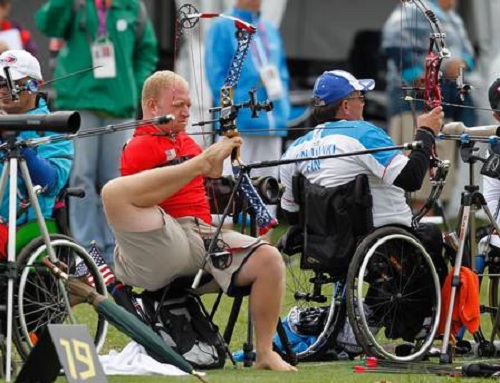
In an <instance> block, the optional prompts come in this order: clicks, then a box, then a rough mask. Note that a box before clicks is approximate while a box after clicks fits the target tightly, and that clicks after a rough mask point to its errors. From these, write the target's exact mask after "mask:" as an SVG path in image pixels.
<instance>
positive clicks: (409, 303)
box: [347, 226, 441, 361]
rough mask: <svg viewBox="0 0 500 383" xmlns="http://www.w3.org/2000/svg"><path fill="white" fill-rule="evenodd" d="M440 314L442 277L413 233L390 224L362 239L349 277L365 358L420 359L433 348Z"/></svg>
mask: <svg viewBox="0 0 500 383" xmlns="http://www.w3.org/2000/svg"><path fill="white" fill-rule="evenodd" d="M440 311H441V292H440V283H439V277H438V275H437V273H436V270H435V268H434V265H433V262H432V259H431V257H430V256H429V254H428V253H427V252H426V250H425V249H424V247H423V246H422V245H421V244H420V242H419V241H418V240H417V239H416V238H415V237H414V236H413V235H411V234H410V233H409V232H408V231H406V230H404V229H402V228H399V227H392V226H388V227H383V228H379V229H377V230H375V231H374V232H372V233H371V234H369V235H368V236H366V237H365V238H364V239H363V240H362V242H361V243H360V245H359V246H358V248H357V249H356V252H355V254H354V257H353V260H352V261H351V264H350V266H349V272H348V275H347V312H348V316H349V320H350V323H351V324H352V327H353V331H354V334H355V336H356V339H357V341H358V343H359V344H360V345H361V346H362V347H363V348H364V349H365V351H366V353H367V354H369V355H371V356H377V357H382V358H388V359H392V360H399V361H411V360H420V359H422V358H423V357H424V356H425V354H426V352H427V351H428V350H429V349H430V347H431V346H432V342H433V340H434V337H435V335H436V332H437V328H438V325H439V316H440Z"/></svg>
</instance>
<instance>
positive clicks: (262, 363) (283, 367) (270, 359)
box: [255, 351, 297, 371]
mask: <svg viewBox="0 0 500 383" xmlns="http://www.w3.org/2000/svg"><path fill="white" fill-rule="evenodd" d="M255 368H256V369H258V370H273V371H297V368H295V367H294V366H292V365H291V364H288V363H287V362H285V361H284V360H283V359H281V356H279V355H278V353H276V352H274V351H271V352H270V353H267V354H264V355H263V354H257V361H256V363H255Z"/></svg>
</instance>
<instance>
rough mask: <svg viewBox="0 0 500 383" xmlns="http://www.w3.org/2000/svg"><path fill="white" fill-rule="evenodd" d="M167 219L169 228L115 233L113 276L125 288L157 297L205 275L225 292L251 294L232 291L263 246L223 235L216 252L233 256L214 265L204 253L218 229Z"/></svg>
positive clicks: (246, 238) (257, 240)
mask: <svg viewBox="0 0 500 383" xmlns="http://www.w3.org/2000/svg"><path fill="white" fill-rule="evenodd" d="M163 217H164V221H165V225H164V226H163V228H161V229H157V230H152V231H148V232H140V233H131V232H122V231H115V237H116V243H117V246H116V249H115V272H116V275H117V276H118V278H119V279H120V280H121V281H122V282H123V283H125V284H127V285H131V286H136V287H141V288H144V289H147V290H151V291H154V290H158V289H160V288H162V287H165V286H167V285H168V284H169V283H171V282H172V281H173V280H174V279H175V278H177V277H184V276H193V277H194V276H195V275H196V273H197V272H198V270H200V269H203V270H205V271H206V272H208V273H209V274H211V275H212V276H213V277H214V279H215V281H216V282H217V284H218V285H219V286H220V287H221V288H222V289H223V290H224V292H226V293H228V294H230V295H237V294H248V292H249V289H248V288H247V289H242V288H239V287H237V286H234V285H233V284H234V278H235V275H236V274H237V273H238V271H239V270H240V268H241V267H242V266H243V264H244V263H245V262H246V260H247V259H248V257H249V256H250V255H251V254H252V253H253V252H254V251H255V249H257V248H258V247H259V246H262V245H264V244H265V242H263V241H262V240H261V239H260V238H254V237H250V236H248V235H244V234H241V233H238V232H235V231H232V230H223V231H222V232H221V234H220V235H219V239H218V241H217V245H218V247H219V248H218V249H215V250H214V252H215V251H219V252H220V251H228V252H229V253H230V254H231V255H230V256H229V257H222V258H218V259H215V263H216V265H214V261H213V259H214V258H212V257H207V256H206V250H205V247H208V243H209V241H210V239H211V238H212V235H213V234H214V233H215V230H216V229H215V227H213V226H210V225H207V224H206V223H205V222H203V221H201V220H199V219H197V218H194V217H184V218H178V219H174V218H172V217H170V216H169V215H167V214H165V213H163ZM221 259H222V261H221ZM217 261H219V262H217ZM217 263H219V265H217ZM216 266H218V267H216Z"/></svg>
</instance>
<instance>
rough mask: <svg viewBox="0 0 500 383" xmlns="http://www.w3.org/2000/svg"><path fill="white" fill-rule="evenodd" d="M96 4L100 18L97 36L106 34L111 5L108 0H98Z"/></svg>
mask: <svg viewBox="0 0 500 383" xmlns="http://www.w3.org/2000/svg"><path fill="white" fill-rule="evenodd" d="M95 6H96V8H97V17H98V18H99V27H98V29H97V36H98V37H103V36H106V14H107V13H108V8H109V5H108V4H107V2H106V0H96V1H95Z"/></svg>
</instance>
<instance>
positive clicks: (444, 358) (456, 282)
mask: <svg viewBox="0 0 500 383" xmlns="http://www.w3.org/2000/svg"><path fill="white" fill-rule="evenodd" d="M470 210H471V206H470V204H467V205H465V206H464V209H463V215H462V220H461V222H460V246H459V248H458V252H457V255H456V257H455V265H454V267H455V268H454V270H453V277H452V280H451V293H450V301H449V304H448V307H447V308H446V309H447V312H446V322H445V329H444V335H443V344H442V347H441V354H440V357H439V362H440V363H452V361H453V360H452V354H451V350H450V349H449V342H450V334H451V321H452V316H453V307H454V306H455V297H456V293H457V288H459V287H460V267H461V266H462V258H463V255H464V249H465V239H466V233H468V229H469V223H470Z"/></svg>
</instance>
